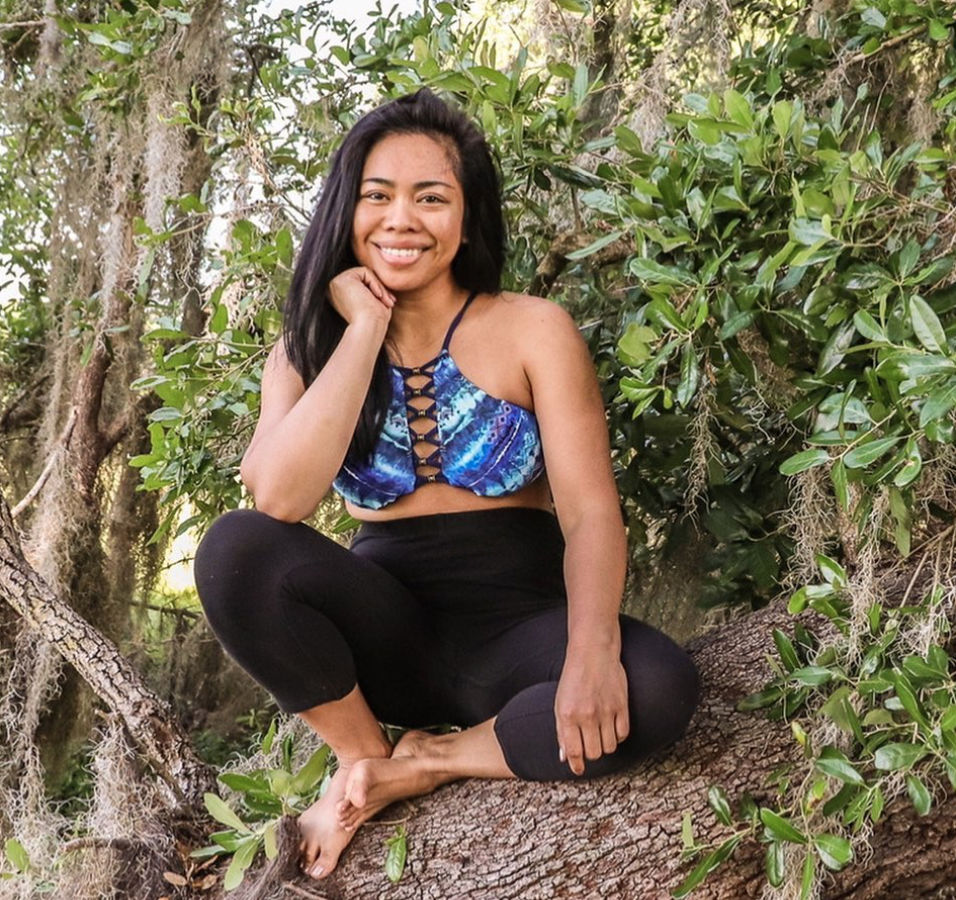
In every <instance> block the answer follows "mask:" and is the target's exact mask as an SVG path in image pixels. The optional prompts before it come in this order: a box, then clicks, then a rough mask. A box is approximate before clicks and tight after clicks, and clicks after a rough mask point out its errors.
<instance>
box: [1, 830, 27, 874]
mask: <svg viewBox="0 0 956 900" xmlns="http://www.w3.org/2000/svg"><path fill="white" fill-rule="evenodd" d="M3 852H4V853H5V854H6V855H7V859H8V860H10V864H11V865H12V866H13V867H14V868H15V869H16V870H17V871H18V872H26V871H27V870H28V869H29V868H30V857H29V856H28V855H27V851H26V850H24V849H23V844H21V843H20V842H19V841H18V840H17V839H16V838H8V839H7V840H6V842H5V843H4V845H3Z"/></svg>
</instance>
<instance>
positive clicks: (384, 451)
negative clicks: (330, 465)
mask: <svg viewBox="0 0 956 900" xmlns="http://www.w3.org/2000/svg"><path fill="white" fill-rule="evenodd" d="M476 293H477V292H473V293H472V294H471V295H470V296H469V297H468V299H467V300H466V301H465V303H464V305H463V306H462V308H461V310H460V311H459V312H458V315H457V316H455V318H454V320H453V321H452V323H451V325H450V326H449V328H448V333H447V334H446V335H445V340H444V342H443V343H442V348H441V352H440V353H439V354H438V356H436V357H435V358H434V359H430V360H429V361H428V362H426V363H423V364H422V365H420V366H414V367H411V368H410V367H406V366H396V365H391V366H390V367H389V374H390V376H391V380H392V397H391V401H390V402H389V406H388V411H387V413H386V415H385V421H384V423H383V425H382V430H381V433H380V434H379V438H378V442H377V443H376V444H375V448H374V450H373V451H372V454H371V456H370V458H369V459H368V460H365V461H361V462H357V461H355V460H350V459H346V461H345V463H344V464H343V466H342V468H341V469H340V470H339V473H338V475H337V476H336V478H335V481H333V482H332V486H333V487H334V488H335V490H336V491H337V492H338V493H339V494H341V495H342V497H344V498H345V499H346V500H348V501H350V502H351V503H354V504H355V505H356V506H361V507H364V508H366V509H381V508H382V507H383V506H387V505H388V504H389V503H393V502H394V501H396V500H397V499H398V498H399V497H403V496H405V495H406V494H410V493H412V491H414V490H415V489H416V488H417V487H419V486H420V485H423V484H431V483H439V484H450V485H452V486H454V487H461V488H467V489H468V490H470V491H473V492H474V493H475V494H478V495H479V496H481V497H500V496H503V495H506V494H513V493H515V492H516V491H518V490H520V489H521V488H523V487H525V486H526V485H528V484H530V483H531V482H532V481H534V480H535V479H536V478H537V477H538V476H539V475H540V474H541V473H542V472H543V471H544V459H543V454H542V449H541V438H540V436H539V434H538V422H537V419H536V418H535V415H534V413H533V412H531V410H529V409H525V408H524V407H523V406H519V405H518V404H517V403H509V402H508V401H506V400H499V399H498V398H497V397H492V396H491V395H490V394H488V393H487V392H486V391H484V390H482V389H481V388H480V387H478V385H476V384H474V383H473V382H471V381H469V380H468V379H467V378H466V377H465V376H464V375H462V373H461V371H460V370H459V368H458V366H457V365H456V364H455V360H454V359H453V358H452V356H451V354H450V353H449V351H448V345H449V343H450V342H451V337H452V335H453V334H454V332H455V328H457V326H458V323H459V322H460V321H461V318H462V316H463V315H464V314H465V310H466V309H468V306H469V304H470V303H471V301H472V300H474V299H475V295H476ZM419 398H423V399H419Z"/></svg>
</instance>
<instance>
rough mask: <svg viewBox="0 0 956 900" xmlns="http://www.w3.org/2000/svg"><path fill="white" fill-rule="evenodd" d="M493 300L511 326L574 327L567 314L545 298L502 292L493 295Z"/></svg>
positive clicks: (534, 327) (535, 327)
mask: <svg viewBox="0 0 956 900" xmlns="http://www.w3.org/2000/svg"><path fill="white" fill-rule="evenodd" d="M494 299H495V300H497V301H498V305H499V307H500V309H501V314H502V315H504V316H508V317H509V318H510V319H511V320H512V323H511V324H513V325H520V326H526V327H529V328H532V329H537V328H562V327H567V326H568V325H571V326H572V327H576V326H574V320H573V319H572V318H571V316H570V315H569V314H568V312H567V311H566V310H565V309H564V308H563V307H561V306H559V305H558V304H557V303H555V302H554V301H553V300H548V299H547V298H546V297H536V296H534V295H533V294H518V293H515V292H514V291H502V292H501V293H500V294H497V295H495V296H494Z"/></svg>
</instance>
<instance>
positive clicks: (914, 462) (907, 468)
mask: <svg viewBox="0 0 956 900" xmlns="http://www.w3.org/2000/svg"><path fill="white" fill-rule="evenodd" d="M904 452H905V456H904V462H903V467H902V468H901V469H900V470H899V472H897V473H896V476H895V477H894V479H893V484H895V485H896V486H897V487H906V485H908V484H910V483H911V482H913V481H915V479H916V478H917V477H918V476H919V473H920V471H921V470H922V468H923V457H922V456H921V455H920V452H919V445H918V444H917V443H916V441H915V440H913V438H910V439H909V440H908V441H907V442H906V447H904Z"/></svg>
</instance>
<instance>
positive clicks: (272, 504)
mask: <svg viewBox="0 0 956 900" xmlns="http://www.w3.org/2000/svg"><path fill="white" fill-rule="evenodd" d="M356 271H357V270H349V273H343V275H349V276H351V277H350V278H346V279H345V284H344V285H343V284H342V283H341V282H340V283H339V284H338V285H337V290H335V295H336V296H334V297H333V302H334V303H335V307H336V309H338V310H339V311H340V312H341V313H342V314H343V317H344V318H345V320H346V322H347V323H348V325H347V326H346V329H345V333H344V334H343V336H342V340H341V341H340V342H339V344H338V346H337V347H336V348H335V352H334V353H333V354H332V356H331V357H330V358H329V361H328V362H327V363H326V364H325V366H324V367H323V369H322V371H321V372H320V373H319V374H318V376H317V377H316V379H315V381H313V382H312V384H311V385H309V387H308V388H306V387H305V385H304V384H303V382H302V378H301V376H300V375H299V373H298V372H296V370H295V369H294V368H293V366H292V364H291V363H290V362H289V360H288V357H287V356H286V353H285V347H284V344H283V342H282V341H281V340H280V341H279V342H278V343H277V344H276V345H275V346H274V347H273V348H272V352H271V353H270V354H269V359H268V361H267V362H266V367H265V371H264V372H263V376H262V405H261V411H260V415H259V421H258V423H257V424H256V430H255V433H254V434H253V436H252V442H251V443H250V444H249V449H248V450H246V453H245V456H243V459H242V464H241V465H240V467H239V474H240V476H241V478H242V481H243V483H244V484H245V485H246V487H247V488H248V489H249V491H250V493H252V495H253V497H254V498H255V501H256V509H258V510H260V511H261V512H264V513H266V514H267V515H270V516H272V517H273V518H276V519H282V520H284V521H287V522H301V521H302V520H303V519H305V518H307V517H308V516H310V515H312V513H313V512H315V509H316V507H317V506H318V505H319V503H320V502H321V501H322V498H323V497H325V495H326V494H327V493H328V491H329V488H330V487H331V485H332V480H333V479H334V478H335V476H336V474H337V473H338V471H339V469H340V468H341V466H342V462H343V461H344V459H345V454H346V451H347V450H348V447H349V444H350V443H351V441H352V435H353V433H354V432H355V426H356V424H357V423H358V419H359V414H360V413H361V410H362V405H363V404H364V403H365V397H366V394H367V393H368V388H369V384H370V383H371V380H372V372H373V371H374V368H375V361H376V359H377V358H378V354H379V351H380V349H381V347H382V342H383V341H384V340H385V332H386V331H387V330H388V323H389V320H390V318H391V306H392V304H394V298H393V297H392V296H391V294H390V293H388V291H386V290H385V289H384V288H383V287H382V286H381V285H380V284H379V283H377V282H376V281H374V276H371V275H370V273H368V272H367V271H366V270H361V272H360V274H357V275H352V274H351V273H354V272H356ZM342 277H343V276H338V277H337V278H336V279H335V281H339V279H340V278H342ZM369 277H371V279H372V282H370V281H369ZM373 282H374V283H373ZM363 288H364V290H363ZM373 291H374V292H375V293H374V294H373ZM330 292H331V290H330ZM363 294H364V296H363Z"/></svg>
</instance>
